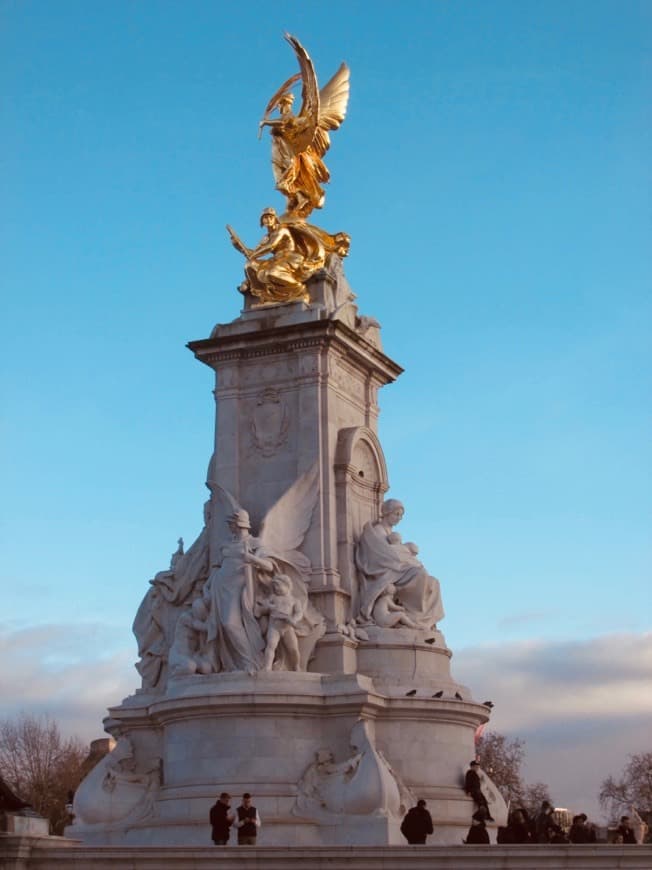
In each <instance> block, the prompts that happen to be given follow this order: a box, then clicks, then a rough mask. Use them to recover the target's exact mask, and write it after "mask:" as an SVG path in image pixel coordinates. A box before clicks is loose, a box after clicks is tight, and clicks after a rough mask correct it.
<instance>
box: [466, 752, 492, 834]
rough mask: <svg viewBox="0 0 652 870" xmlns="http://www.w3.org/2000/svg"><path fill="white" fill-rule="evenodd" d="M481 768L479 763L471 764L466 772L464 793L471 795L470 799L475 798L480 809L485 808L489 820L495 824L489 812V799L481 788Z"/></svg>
mask: <svg viewBox="0 0 652 870" xmlns="http://www.w3.org/2000/svg"><path fill="white" fill-rule="evenodd" d="M479 767H480V765H479V764H478V762H477V761H472V762H470V764H469V769H468V770H467V771H466V776H465V777H464V791H465V792H466V793H467V794H468V795H469V797H471V798H473V801H474V803H475V805H476V806H477V808H478V809H480V807H484V808H485V810H486V811H487V820H488V821H490V822H493V819H492V817H491V813H490V812H489V804H488V803H487V798H486V797H485V796H484V795H483V793H482V788H481V786H480V775H479V774H478V768H479Z"/></svg>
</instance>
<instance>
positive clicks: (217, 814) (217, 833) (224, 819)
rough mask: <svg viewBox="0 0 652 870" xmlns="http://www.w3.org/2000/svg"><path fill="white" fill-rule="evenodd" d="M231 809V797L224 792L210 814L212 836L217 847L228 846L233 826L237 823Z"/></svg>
mask: <svg viewBox="0 0 652 870" xmlns="http://www.w3.org/2000/svg"><path fill="white" fill-rule="evenodd" d="M230 807H231V795H230V794H229V793H228V792H226V791H223V792H222V794H221V795H220V797H219V799H218V800H217V801H216V802H215V803H214V804H213V806H212V807H211V812H210V816H209V818H210V822H211V829H212V830H211V836H212V838H213V842H214V843H215V845H216V846H226V844H227V843H228V842H229V834H230V833H231V825H232V824H233V822H234V821H235V816H234V815H233V813H230V812H229V809H230Z"/></svg>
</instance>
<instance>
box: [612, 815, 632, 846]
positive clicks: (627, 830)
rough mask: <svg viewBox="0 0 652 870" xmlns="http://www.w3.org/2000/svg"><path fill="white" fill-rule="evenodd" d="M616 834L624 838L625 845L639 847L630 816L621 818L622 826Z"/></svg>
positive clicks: (620, 825)
mask: <svg viewBox="0 0 652 870" xmlns="http://www.w3.org/2000/svg"><path fill="white" fill-rule="evenodd" d="M616 834H617V835H618V836H620V837H622V842H623V845H627V846H636V845H637V840H636V834H635V833H634V829H633V828H632V823H631V821H630V818H629V816H621V817H620V824H619V825H618V827H617V828H616Z"/></svg>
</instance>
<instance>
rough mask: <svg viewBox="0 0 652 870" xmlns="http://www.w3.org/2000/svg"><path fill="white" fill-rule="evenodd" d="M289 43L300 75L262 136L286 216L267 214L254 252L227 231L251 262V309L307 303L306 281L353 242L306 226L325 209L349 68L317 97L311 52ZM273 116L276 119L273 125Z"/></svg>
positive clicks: (247, 284) (278, 101) (278, 100)
mask: <svg viewBox="0 0 652 870" xmlns="http://www.w3.org/2000/svg"><path fill="white" fill-rule="evenodd" d="M285 38H286V40H287V41H288V42H289V43H290V45H291V46H292V48H293V49H294V53H295V54H296V56H297V60H298V61H299V68H300V72H298V73H295V74H294V75H293V76H291V77H290V78H289V79H288V80H287V81H286V82H284V83H283V84H282V85H281V87H280V88H279V89H278V90H277V91H276V93H275V94H274V96H273V97H272V99H271V100H270V101H269V103H268V104H267V108H266V109H265V114H264V115H263V118H262V120H261V122H260V125H259V134H260V131H261V130H262V128H263V127H269V128H270V131H271V134H272V168H273V170H274V178H275V180H276V189H277V190H279V191H280V192H281V193H282V194H283V195H284V196H285V198H286V200H287V208H286V210H285V212H284V213H283V214H282V215H277V214H276V211H275V210H274V209H273V208H266V209H264V210H263V212H262V214H261V217H260V224H261V226H262V227H264V228H265V230H266V231H267V232H266V235H265V236H264V237H263V238H262V239H261V241H260V242H259V243H258V244H257V245H256V246H255V247H253V248H249V247H247V245H245V244H244V242H242V241H241V240H240V238H239V237H238V236H237V235H236V233H235V232H234V230H233V229H232V228H231V227H230V226H228V225H227V230H228V232H229V235H230V237H231V243H232V244H233V247H234V248H236V250H238V251H240V253H241V254H243V255H244V257H245V259H246V262H245V270H244V271H245V281H244V283H243V284H242V285H241V286H240V288H239V289H240V290H241V292H242V293H243V294H244V295H245V305H246V306H259V305H271V304H279V303H280V304H283V303H287V302H305V303H310V302H311V299H310V293H309V290H308V287H307V286H306V282H307V281H308V280H309V279H310V278H311V277H312V276H313V275H315V273H317V272H318V271H319V270H320V269H321V268H323V267H324V265H325V264H326V262H327V260H328V258H329V257H330V256H331V255H335V256H338V257H346V255H347V254H348V252H349V244H350V241H351V240H350V238H349V236H348V234H347V233H334V234H331V233H328V232H326V231H325V230H322V229H320V228H319V227H316V226H313V225H312V224H309V223H306V220H305V218H306V217H307V216H308V215H309V214H310V213H311V212H312V210H313V209H315V208H321V207H322V206H323V204H324V189H323V187H322V186H321V185H322V184H325V183H326V182H327V181H328V180H329V178H330V175H329V172H328V169H327V168H326V166H325V164H324V161H323V160H322V158H323V156H324V155H325V154H326V152H327V151H328V149H329V147H330V137H329V135H328V133H329V130H337V128H338V127H339V126H340V124H341V123H342V121H343V120H344V117H345V115H346V107H347V103H348V100H349V68H348V67H347V65H346V64H344V63H343V64H341V66H340V68H339V69H338V70H337V72H336V73H335V75H334V76H333V78H332V79H331V80H330V81H329V82H328V83H327V84H326V85H325V86H324V87H323V88H322V89H321V90H319V87H318V85H317V76H316V75H315V68H314V66H313V65H312V61H311V60H310V57H309V55H308V52H307V51H306V50H305V48H304V47H303V46H302V45H301V43H300V42H299V40H298V39H296V38H295V37H294V36H290V35H289V34H288V33H286V34H285ZM299 79H301V83H302V105H301V111H300V112H299V114H298V115H294V114H293V113H292V103H293V100H294V97H293V95H292V93H291V88H292V87H293V85H295V84H296V83H297V82H298V81H299ZM276 110H277V111H278V113H279V116H278V117H277V118H270V114H271V113H272V112H274V111H276Z"/></svg>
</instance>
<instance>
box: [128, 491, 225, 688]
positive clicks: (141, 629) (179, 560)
mask: <svg viewBox="0 0 652 870" xmlns="http://www.w3.org/2000/svg"><path fill="white" fill-rule="evenodd" d="M209 523H210V502H206V503H205V505H204V527H203V529H202V531H201V532H200V534H199V536H198V538H197V540H196V541H195V542H194V544H193V545H192V546H191V547H190V549H189V550H188V551H187V552H185V553H184V551H183V539H182V538H179V546H178V548H177V550H176V551H175V552H174V553H173V554H172V559H171V560H170V567H169V568H168V569H167V570H165V571H159V572H158V574H156V576H155V577H154V579H153V580H150V588H149V590H148V591H147V593H146V595H145V597H144V598H143V600H142V602H141V604H140V607H139V608H138V612H137V613H136V617H135V619H134V623H133V632H134V634H135V636H136V639H137V641H138V655H139V656H140V661H139V662H137V663H136V669H137V671H138V672H139V674H140V675H141V677H142V681H143V689H144V690H154V691H161V690H163V689H164V688H165V683H166V680H167V672H168V655H169V651H170V648H171V647H172V645H173V644H174V638H175V632H176V624H177V620H178V619H179V616H180V614H181V613H182V610H183V607H184V605H185V604H186V603H188V602H190V601H192V599H193V598H194V597H196V595H197V594H198V593H199V592H200V590H201V588H202V587H203V585H204V583H205V582H206V578H207V577H208V561H209V560H208V527H209Z"/></svg>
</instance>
